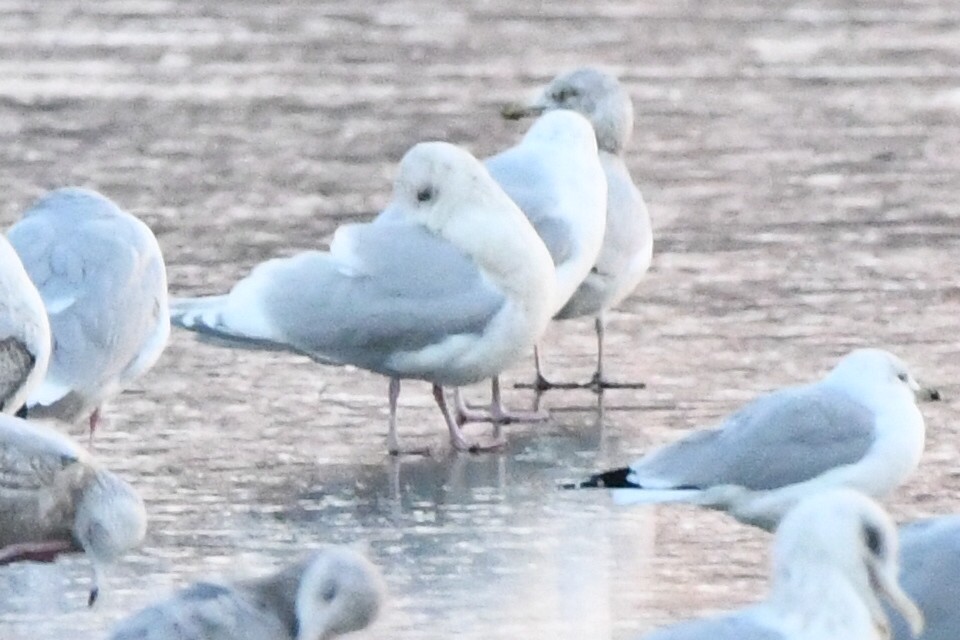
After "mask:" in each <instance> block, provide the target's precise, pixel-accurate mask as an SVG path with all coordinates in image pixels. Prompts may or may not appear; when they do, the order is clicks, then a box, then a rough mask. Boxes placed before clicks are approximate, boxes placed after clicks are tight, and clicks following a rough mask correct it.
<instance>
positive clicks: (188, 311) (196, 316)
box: [170, 295, 288, 351]
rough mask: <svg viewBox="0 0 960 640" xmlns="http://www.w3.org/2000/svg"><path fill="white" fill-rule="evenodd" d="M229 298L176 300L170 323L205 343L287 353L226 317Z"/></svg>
mask: <svg viewBox="0 0 960 640" xmlns="http://www.w3.org/2000/svg"><path fill="white" fill-rule="evenodd" d="M228 297H229V296H225V295H223V296H204V297H201V298H173V299H171V300H170V322H171V323H172V324H173V325H175V326H177V327H180V328H182V329H188V330H190V331H194V332H196V333H198V334H200V339H201V340H203V341H205V342H213V343H217V344H225V345H227V346H235V347H244V348H247V349H261V350H267V351H281V350H287V349H288V347H286V346H285V345H283V344H280V343H278V342H276V341H274V340H271V339H270V338H268V337H264V336H262V335H256V334H252V333H251V332H249V331H244V330H242V329H240V328H237V327H235V326H233V325H232V324H231V323H230V322H229V320H228V319H227V317H226V313H225V311H226V303H227V299H228Z"/></svg>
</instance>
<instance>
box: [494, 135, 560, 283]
mask: <svg viewBox="0 0 960 640" xmlns="http://www.w3.org/2000/svg"><path fill="white" fill-rule="evenodd" d="M540 162H541V159H540V158H539V157H537V156H536V155H535V154H532V153H528V152H526V151H525V150H524V149H523V147H522V146H520V147H513V148H512V149H508V150H507V151H504V152H503V153H500V154H497V155H495V156H493V157H490V158H487V160H486V161H484V166H486V168H487V171H489V172H490V175H491V176H493V179H494V180H496V181H497V184H499V185H500V187H501V188H502V189H503V190H504V192H505V193H506V194H507V195H508V196H510V199H511V200H513V201H514V203H515V204H516V205H517V206H518V207H519V208H520V210H521V211H522V212H523V214H524V215H525V216H526V217H527V219H528V220H530V223H531V224H532V225H533V228H534V229H536V231H537V233H538V234H539V235H540V239H541V240H543V243H544V244H545V245H546V247H547V250H548V251H549V252H550V257H551V258H553V264H555V265H561V264H563V263H564V262H566V261H567V260H568V259H570V258H571V257H572V255H573V250H574V239H573V238H572V237H571V233H572V230H571V228H570V225H569V224H567V223H566V222H564V221H563V220H561V219H558V218H557V217H555V216H553V215H551V214H552V212H554V211H557V210H558V209H561V207H559V206H558V203H557V201H556V198H557V197H558V196H557V194H558V190H557V189H551V188H548V187H547V186H545V185H548V184H549V182H550V180H553V179H554V177H553V176H552V175H550V174H549V173H548V172H546V171H543V170H542V168H541V166H540ZM535 187H539V188H535Z"/></svg>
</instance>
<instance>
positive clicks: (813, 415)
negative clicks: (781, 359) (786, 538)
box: [576, 349, 940, 529]
mask: <svg viewBox="0 0 960 640" xmlns="http://www.w3.org/2000/svg"><path fill="white" fill-rule="evenodd" d="M918 398H919V399H929V400H939V399H940V394H939V393H938V392H937V391H936V390H933V389H927V388H923V387H921V386H920V385H919V384H918V383H917V381H916V380H915V379H914V378H913V376H911V375H910V372H909V371H908V370H907V367H906V365H904V364H903V362H901V361H900V360H899V359H898V358H897V357H896V356H894V355H893V354H891V353H888V352H886V351H882V350H880V349H858V350H856V351H853V352H852V353H850V354H848V355H847V356H845V357H844V358H843V359H841V360H840V362H839V363H838V364H837V365H836V366H835V367H834V368H833V370H832V371H831V372H830V373H829V374H827V376H826V377H825V378H823V379H822V380H820V381H819V382H816V383H814V384H809V385H804V386H799V387H787V388H785V389H781V390H779V391H775V392H773V393H770V394H768V395H765V396H761V397H760V398H758V399H756V400H754V401H753V402H751V403H749V404H747V405H746V406H745V407H743V408H742V409H740V410H739V411H737V412H736V413H734V414H732V415H731V416H729V417H728V418H727V419H726V420H724V421H723V422H722V423H721V424H720V425H719V426H717V427H715V428H713V429H706V430H701V431H697V432H694V433H692V434H690V435H688V436H686V437H684V438H681V439H680V440H678V441H677V442H674V443H672V444H669V445H666V446H664V447H661V448H659V449H656V450H654V451H652V452H650V453H649V454H647V455H645V456H644V457H642V458H640V459H639V460H637V461H636V462H634V463H633V464H632V465H631V466H629V467H624V468H620V469H614V470H612V471H607V472H605V473H600V474H597V475H594V476H592V477H591V478H589V479H588V480H586V481H585V482H582V483H580V484H579V485H576V486H578V487H607V488H610V489H612V490H613V491H612V493H613V496H614V499H615V500H616V501H617V502H618V503H621V504H631V503H655V502H689V503H693V504H698V505H701V506H705V507H710V508H714V509H720V510H723V511H728V512H729V513H730V514H731V515H733V516H734V517H735V518H737V519H738V520H741V521H742V522H746V523H749V524H753V525H756V526H759V527H763V528H765V529H773V528H775V527H776V525H777V522H778V521H779V520H780V518H781V517H782V516H783V514H784V513H785V512H786V511H787V510H788V509H790V508H791V507H792V506H793V505H794V504H795V503H796V501H797V500H798V499H799V498H802V497H803V496H805V495H808V494H811V493H815V492H817V491H822V490H823V489H826V488H830V487H850V488H853V489H857V490H859V491H862V492H864V493H866V494H867V495H869V496H872V497H874V498H880V497H882V496H885V495H887V494H888V493H890V492H891V491H893V490H894V489H895V488H896V487H898V486H899V485H900V484H901V483H902V482H903V481H904V480H905V479H906V478H907V477H908V476H909V475H910V474H911V473H913V471H914V470H915V469H916V468H917V465H918V464H919V462H920V455H921V453H922V452H923V445H924V438H925V428H924V423H923V416H921V415H920V410H919V409H918V408H917V404H916V401H917V399H918Z"/></svg>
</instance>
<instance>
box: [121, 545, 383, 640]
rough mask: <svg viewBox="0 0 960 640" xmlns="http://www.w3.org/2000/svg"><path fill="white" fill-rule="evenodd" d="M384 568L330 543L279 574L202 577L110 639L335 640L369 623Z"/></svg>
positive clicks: (378, 598) (380, 598)
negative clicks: (227, 579) (224, 580)
mask: <svg viewBox="0 0 960 640" xmlns="http://www.w3.org/2000/svg"><path fill="white" fill-rule="evenodd" d="M383 591H384V589H383V586H382V579H381V577H380V573H379V571H378V570H377V569H376V567H374V566H373V565H372V564H371V563H370V562H369V561H368V560H366V559H365V558H364V557H363V556H362V555H360V554H358V553H356V552H355V551H351V550H350V549H347V548H345V547H335V546H329V547H326V548H324V549H322V550H320V551H317V552H315V553H313V554H312V555H311V556H310V557H308V558H307V559H305V560H303V561H301V562H298V563H297V564H294V565H293V566H291V567H288V568H286V569H284V570H282V571H280V572H278V573H275V574H273V575H270V576H266V577H264V578H260V579H254V580H246V581H243V582H236V583H233V584H214V583H209V582H198V583H195V584H193V585H191V586H189V587H187V588H186V589H184V590H182V591H180V592H179V593H177V594H175V595H174V596H173V597H172V598H170V599H169V600H166V601H164V602H160V603H158V604H155V605H153V606H151V607H148V608H147V609H144V610H143V611H140V612H139V613H136V614H134V615H133V616H132V617H131V618H129V619H127V620H125V621H123V622H121V623H120V624H119V625H118V626H117V628H116V629H115V631H114V632H113V635H112V636H111V639H112V640H235V639H236V640H239V639H241V638H242V639H243V640H329V639H330V638H333V637H335V636H339V635H342V634H346V633H350V632H351V631H357V630H359V629H363V628H364V627H367V626H369V625H370V623H371V622H373V620H374V618H376V616H377V613H378V612H379V610H380V607H381V606H382V601H383Z"/></svg>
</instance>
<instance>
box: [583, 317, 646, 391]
mask: <svg viewBox="0 0 960 640" xmlns="http://www.w3.org/2000/svg"><path fill="white" fill-rule="evenodd" d="M606 324H607V323H606V319H605V318H604V317H603V314H602V313H601V314H600V315H598V316H597V317H596V318H594V320H593V326H594V329H596V332H597V370H596V371H595V372H594V374H593V377H592V378H590V382H588V383H587V384H586V385H584V386H585V387H588V388H590V389H593V391H594V392H595V393H603V390H604V389H646V388H647V385H646V384H645V383H643V382H610V381H609V380H607V379H606V377H604V375H603V338H604V332H605V329H606Z"/></svg>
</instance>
